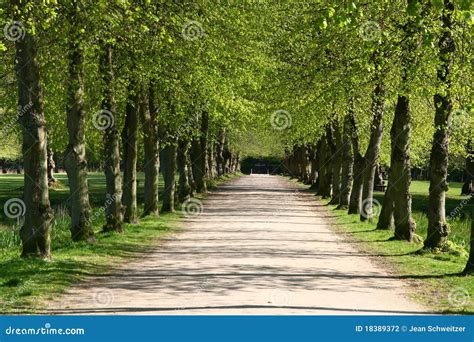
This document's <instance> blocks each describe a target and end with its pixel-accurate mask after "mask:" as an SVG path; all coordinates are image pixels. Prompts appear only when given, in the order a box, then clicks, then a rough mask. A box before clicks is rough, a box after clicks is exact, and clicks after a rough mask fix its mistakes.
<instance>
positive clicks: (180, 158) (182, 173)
mask: <svg viewBox="0 0 474 342" xmlns="http://www.w3.org/2000/svg"><path fill="white" fill-rule="evenodd" d="M188 150H189V143H188V142H187V141H186V140H184V139H181V140H180V141H179V143H178V151H177V153H176V165H177V168H178V174H179V186H178V199H179V201H180V202H184V201H186V200H187V199H189V198H190V197H191V196H190V193H191V186H190V185H189V180H188V164H187V162H186V158H187V154H188Z"/></svg>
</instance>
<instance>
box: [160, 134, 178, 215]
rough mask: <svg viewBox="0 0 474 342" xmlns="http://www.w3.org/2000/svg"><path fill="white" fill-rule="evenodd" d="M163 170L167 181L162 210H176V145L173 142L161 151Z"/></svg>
mask: <svg viewBox="0 0 474 342" xmlns="http://www.w3.org/2000/svg"><path fill="white" fill-rule="evenodd" d="M161 157H162V160H161V172H162V173H163V179H164V181H165V189H164V191H163V206H162V207H161V211H162V212H173V211H174V192H175V184H176V182H175V173H176V145H175V144H174V143H171V144H169V145H167V146H166V147H165V148H164V149H163V150H162V151H161Z"/></svg>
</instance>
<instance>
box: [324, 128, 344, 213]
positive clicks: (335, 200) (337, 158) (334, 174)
mask: <svg viewBox="0 0 474 342" xmlns="http://www.w3.org/2000/svg"><path fill="white" fill-rule="evenodd" d="M326 138H327V141H328V146H329V149H330V152H331V156H330V167H331V183H332V196H331V201H330V202H329V204H337V205H338V204H339V202H340V200H341V171H342V170H341V166H342V165H341V162H342V160H341V145H342V142H341V140H342V139H341V133H340V132H339V127H338V126H337V125H335V124H332V125H330V126H327V127H326Z"/></svg>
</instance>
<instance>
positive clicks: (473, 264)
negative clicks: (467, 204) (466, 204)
mask: <svg viewBox="0 0 474 342" xmlns="http://www.w3.org/2000/svg"><path fill="white" fill-rule="evenodd" d="M473 211H474V209H472V210H471V241H470V244H469V245H470V248H469V258H468V260H467V263H466V267H465V268H464V271H463V273H464V274H473V273H474V212H473Z"/></svg>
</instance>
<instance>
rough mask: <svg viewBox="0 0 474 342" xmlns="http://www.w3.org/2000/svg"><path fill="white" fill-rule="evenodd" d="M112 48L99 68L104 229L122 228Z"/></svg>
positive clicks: (119, 230)
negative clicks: (105, 118)
mask: <svg viewBox="0 0 474 342" xmlns="http://www.w3.org/2000/svg"><path fill="white" fill-rule="evenodd" d="M112 56H113V49H112V46H111V45H110V44H106V45H105V47H104V52H103V56H102V60H101V63H100V70H101V74H102V77H103V80H104V84H105V94H104V100H103V102H102V108H103V111H104V112H103V115H106V116H108V120H109V122H108V124H107V125H106V126H105V130H104V140H103V141H104V173H105V182H106V189H107V195H106V202H105V203H106V204H105V206H106V211H105V212H106V215H105V216H106V223H105V225H104V227H103V230H104V231H105V232H109V231H115V232H123V213H124V208H123V206H122V201H121V199H122V176H121V173H120V146H119V134H118V129H117V115H116V108H115V98H114V82H115V78H114V73H113V63H112V58H113V57H112Z"/></svg>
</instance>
